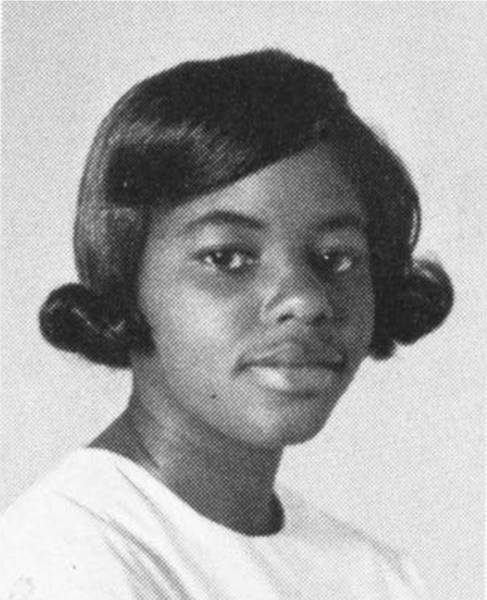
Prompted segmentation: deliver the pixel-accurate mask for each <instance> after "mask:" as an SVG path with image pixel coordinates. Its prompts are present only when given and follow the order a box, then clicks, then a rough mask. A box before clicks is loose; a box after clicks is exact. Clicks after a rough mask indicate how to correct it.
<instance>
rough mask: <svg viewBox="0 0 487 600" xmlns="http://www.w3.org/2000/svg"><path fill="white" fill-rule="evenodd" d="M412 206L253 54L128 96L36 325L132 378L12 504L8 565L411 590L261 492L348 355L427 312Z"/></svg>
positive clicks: (339, 120) (428, 283) (323, 108)
mask: <svg viewBox="0 0 487 600" xmlns="http://www.w3.org/2000/svg"><path fill="white" fill-rule="evenodd" d="M419 211H420V208H419V203H418V197H417V195H416V192H415V189H414V187H413V184H412V183H411V181H410V179H409V177H408V175H407V173H406V171H405V170H404V168H403V167H402V165H401V162H400V161H399V159H398V158H397V157H396V156H395V155H394V154H393V152H392V151H391V150H390V149H388V147H387V146H386V145H385V144H384V143H383V142H381V140H380V139H379V138H378V137H377V136H376V135H375V134H374V133H373V132H372V131H371V130H370V128H368V127H367V126H366V125H365V124H364V123H363V122H362V121H361V120H360V119H359V118H358V117H357V116H356V115H355V114H354V112H353V111H352V110H351V109H350V107H349V105H348V103H347V99H346V97H345V95H344V93H343V92H342V91H341V90H340V89H339V88H338V86H337V85H336V83H335V82H334V80H333V78H332V76H331V75H330V74H329V73H328V72H327V71H325V70H324V69H322V68H320V67H318V66H316V65H313V64H311V63H308V62H305V61H302V60H299V59H298V58H295V57H293V56H291V55H289V54H286V53H283V52H280V51H272V50H269V51H261V52H256V53H249V54H246V55H238V56H233V57H229V58H222V59H220V60H216V61H206V62H203V61H199V62H192V63H185V64H182V65H180V66H178V67H175V68H173V69H171V70H168V71H167V72H162V73H160V74H157V75H155V76H153V77H150V78H148V79H146V80H145V81H143V82H141V83H139V84H137V85H136V86H135V87H133V88H132V89H131V90H129V91H128V92H127V94H125V95H124V96H123V97H122V98H121V100H120V101H119V102H118V103H117V104H116V105H115V106H114V108H113V109H112V111H111V112H110V114H109V115H108V116H107V117H106V118H105V120H104V121H103V123H102V125H101V127H100V129H99V131H98V133H97V136H96V139H95V141H94V143H93V146H92V148H91V151H90V155H89V157H88V160H87V165H86V169H85V172H84V175H83V179H82V183H81V188H80V194H79V204H78V213H77V220H76V227H75V234H74V236H75V252H76V260H77V266H78V271H79V276H80V283H76V284H68V285H66V286H64V287H61V288H60V289H57V290H55V291H54V292H52V294H51V295H50V296H49V298H48V299H47V301H46V303H45V304H44V306H43V308H42V310H41V313H40V325H41V328H42V331H43V334H44V336H45V337H46V338H47V340H48V341H50V342H51V343H53V344H54V345H55V346H57V347H59V348H61V349H63V350H68V351H72V352H78V353H80V354H81V355H83V356H85V357H87V358H88V359H90V360H92V361H95V362H99V363H103V364H106V365H109V366H112V367H120V368H127V367H128V368H130V369H131V370H132V374H133V392H132V396H131V399H130V402H129V404H128V407H127V409H126V410H125V412H124V413H123V414H122V415H121V416H120V417H119V418H118V419H117V420H116V421H115V422H113V423H112V424H111V425H110V426H109V427H108V428H107V429H106V430H105V431H104V432H103V433H102V434H101V435H100V436H99V437H97V438H96V439H95V440H94V441H92V442H91V443H90V444H89V446H88V447H86V448H82V449H80V450H78V451H76V452H75V453H73V454H72V455H70V456H69V457H68V458H67V459H66V461H65V462H64V463H63V464H62V465H61V466H59V467H58V468H57V470H55V471H54V472H53V473H51V475H50V476H49V477H48V479H47V480H45V481H44V483H41V484H40V485H39V486H38V487H36V488H34V489H33V490H31V491H30V492H29V493H27V494H26V495H25V496H24V497H23V498H22V499H21V500H19V501H18V502H17V503H16V504H14V505H13V507H11V508H10V509H9V511H8V512H7V515H6V516H5V517H4V523H3V525H2V527H3V536H2V537H3V544H4V546H5V550H4V555H5V558H6V560H7V562H8V564H10V563H11V562H12V563H13V564H14V565H15V566H13V567H11V570H10V576H12V575H13V576H14V577H15V579H17V580H18V579H19V578H22V577H27V578H28V580H29V581H31V582H32V584H33V585H35V586H36V587H37V586H38V589H39V591H38V594H39V595H38V596H34V597H39V598H41V597H47V594H50V598H62V597H64V598H90V599H95V598H100V599H101V598H119V599H125V598H126V599H127V600H128V599H129V598H133V599H135V598H167V599H173V598H174V599H190V598H191V599H200V598H201V599H206V598H207V599H208V600H209V599H216V598H221V599H223V598H266V599H269V600H271V599H273V598H275V599H276V600H277V599H278V598H279V599H283V598H306V599H314V598H316V599H318V598H334V599H337V600H338V599H348V598H350V599H352V598H384V599H386V598H387V599H391V600H392V599H394V600H396V599H397V600H403V599H404V600H406V599H411V600H412V599H413V598H414V599H416V598H421V597H423V596H422V592H421V590H420V584H419V582H418V581H417V579H416V575H415V574H414V571H413V570H412V567H411V566H410V565H409V563H408V562H407V561H405V560H403V559H402V557H401V556H400V555H399V554H396V553H394V551H392V550H390V549H389V548H387V547H382V546H380V545H379V544H378V543H375V542H374V541H373V540H372V539H369V538H368V537H367V535H366V534H364V533H361V532H357V531H355V530H354V529H353V528H351V527H349V526H347V525H345V524H342V523H340V522H337V521H336V520H334V519H332V518H330V517H328V516H327V515H326V514H324V513H322V512H320V511H319V510H317V509H313V508H312V507H309V506H307V505H306V503H305V502H304V501H303V500H301V498H299V496H295V495H293V493H292V492H288V491H287V490H280V489H278V488H276V487H275V485H274V482H275V476H276V472H277V469H278V467H279V462H280V459H281V456H282V453H283V451H284V449H285V447H286V446H288V445H290V444H296V443H300V442H303V441H306V440H308V439H310V438H312V437H313V436H314V435H316V434H317V433H318V432H319V431H320V430H321V429H322V428H323V426H324V425H325V423H326V420H327V418H328V417H329V415H330V413H331V411H332V410H333V408H334V406H335V405H336V403H337V402H338V401H339V398H340V397H341V396H342V394H343V393H344V392H345V390H346V389H347V387H348V385H349V383H350V382H351V381H352V379H353V377H354V375H355V373H356V371H357V369H358V368H359V366H360V363H361V362H362V361H363V360H364V358H365V357H366V356H368V355H372V356H374V357H375V358H377V359H385V358H388V357H389V356H391V355H392V354H393V352H394V349H395V346H396V344H398V343H413V342H415V341H416V340H417V339H419V338H420V337H422V336H424V335H426V334H427V333H428V332H430V331H432V330H433V329H434V328H436V327H437V326H438V325H440V323H441V322H442V321H443V320H444V318H445V317H446V315H447V314H448V312H449V310H450V307H451V304H452V288H451V285H450V283H449V280H448V277H447V275H446V274H445V273H444V271H443V270H442V269H441V267H439V266H438V265H437V264H434V263H431V262H425V261H423V262H420V261H417V260H416V259H415V258H414V257H413V250H414V246H415V243H416V240H417V236H418V233H419ZM33 509H34V510H35V512H36V514H37V516H38V519H37V523H35V524H33V522H32V518H31V517H30V513H31V511H32V510H33ZM22 523H24V524H26V527H25V528H24V527H23V526H22ZM33 527H34V530H33V529H32V528H33ZM41 547H42V548H43V552H42V555H40V554H39V552H40V549H41ZM17 553H21V554H22V557H23V558H22V561H18V562H16V555H17ZM16 571H17V572H16Z"/></svg>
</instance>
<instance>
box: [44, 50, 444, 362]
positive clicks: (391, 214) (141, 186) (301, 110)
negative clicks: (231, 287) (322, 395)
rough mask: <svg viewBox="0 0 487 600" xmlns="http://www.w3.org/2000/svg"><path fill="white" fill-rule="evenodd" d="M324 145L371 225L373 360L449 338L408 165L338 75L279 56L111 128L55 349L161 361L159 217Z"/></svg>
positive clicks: (181, 78)
mask: <svg viewBox="0 0 487 600" xmlns="http://www.w3.org/2000/svg"><path fill="white" fill-rule="evenodd" d="M322 142H324V143H326V144H327V145H329V147H330V148H331V150H332V154H333V157H334V159H335V160H336V161H337V164H338V165H339V167H340V168H341V169H342V170H343V172H344V174H345V175H346V177H348V178H349V179H350V181H351V182H352V183H353V184H354V185H355V186H356V188H357V190H358V192H359V197H360V199H361V201H362V203H363V207H364V209H365V211H366V214H367V216H368V226H367V237H368V243H369V248H370V255H371V274H372V282H373V287H374V293H375V329H374V335H373V340H372V344H371V348H370V353H371V355H372V356H373V357H375V358H388V357H390V356H391V355H392V354H393V352H394V349H395V347H396V344H397V343H401V344H410V343H413V342H415V341H416V340H417V339H419V338H420V337H422V336H424V335H426V334H427V333H429V332H431V331H432V330H433V329H435V328H436V327H438V326H439V325H440V324H441V323H442V322H443V320H444V319H445V317H446V316H447V315H448V313H449V311H450V309H451V307H452V303H453V289H452V286H451V283H450V280H449V278H448V276H447V275H446V273H445V272H444V270H443V269H442V267H441V266H440V265H439V264H437V263H434V262H432V261H426V260H417V259H415V258H413V251H414V248H415V246H416V243H417V239H418V235H419V230H420V206H419V199H418V194H417V192H416V190H415V188H414V185H413V183H412V181H411V179H410V177H409V176H408V174H407V172H406V170H405V168H404V166H403V164H402V163H401V161H400V159H399V158H398V157H397V156H396V155H395V154H394V152H393V151H392V150H391V149H390V148H389V147H388V146H387V145H386V144H385V142H384V141H383V140H381V139H380V138H379V137H378V135H377V134H376V133H374V132H373V131H372V129H371V128H370V127H368V126H367V125H366V124H365V123H364V122H363V121H362V120H361V119H360V118H359V117H358V116H357V115H356V114H355V113H354V112H353V111H352V109H351V108H350V106H349V104H348V101H347V98H346V96H345V94H344V93H343V91H342V90H341V89H340V88H339V87H338V85H337V84H336V83H335V81H334V79H333V76H332V75H331V74H330V73H329V72H328V71H326V70H324V69H323V68H320V67H318V66H316V65H315V64H313V63H310V62H306V61H303V60H300V59H298V58H295V57H294V56H292V55H290V54H287V53H284V52H281V51H276V50H264V51H260V52H255V53H249V54H244V55H239V56H230V57H227V58H222V59H220V60H211V61H197V62H186V63H183V64H181V65H179V66H177V67H175V68H172V69H169V70H167V71H163V72H162V73H159V74H157V75H155V76H153V77H150V78H148V79H145V80H144V81H142V82H140V83H138V84H137V85H135V86H134V87H133V88H131V89H130V90H129V91H128V92H127V93H126V94H125V95H124V96H122V98H121V99H120V100H119V101H118V102H117V103H116V104H115V105H114V107H113V108H112V110H111V111H110V112H109V114H108V115H107V116H106V117H105V119H104V120H103V121H102V123H101V125H100V128H99V130H98V132H97V134H96V137H95V140H94V142H93V145H92V147H91V149H90V152H89V155H88V159H87V162H86V166H85V170H84V174H83V177H82V180H81V185H80V190H79V197H78V208H77V217H76V224H75V234H74V247H75V258H76V266H77V270H78V274H79V280H80V283H76V284H75V283H73V284H68V285H64V286H62V287H60V288H58V289H56V290H54V291H53V292H52V293H51V294H50V295H49V297H48V298H47V300H46V301H45V303H44V305H43V307H42V309H41V311H40V326H41V331H42V333H43V335H44V337H45V338H46V339H47V340H48V341H49V342H50V343H51V344H53V345H54V346H56V347H58V348H61V349H63V350H68V351H72V352H77V353H79V354H81V355H83V356H85V357H87V358H88V359H90V360H92V361H94V362H97V363H102V364H105V365H110V366H114V367H128V366H130V352H131V351H132V350H142V351H144V350H145V351H150V349H151V348H152V342H151V334H150V330H149V327H148V325H147V323H146V322H145V320H144V317H143V316H142V315H141V314H140V312H139V310H138V308H137V301H136V282H137V271H138V266H139V262H140V258H141V255H142V251H143V248H144V243H145V238H146V233H147V229H148V223H149V219H150V214H151V209H153V208H154V207H166V208H168V209H169V208H170V207H174V206H176V205H177V204H180V203H182V202H187V201H189V200H191V198H194V197H195V196H197V195H200V194H204V193H207V192H210V191H212V190H215V189H217V188H222V187H224V186H227V185H229V184H231V183H233V182H235V181H237V180H238V179H240V178H242V177H245V176H247V175H250V174H251V173H255V172H256V171H258V170H260V169H262V168H263V167H265V166H267V165H270V164H272V163H274V162H277V161H279V160H282V159H284V158H286V157H288V156H291V155H294V154H297V153H299V152H302V151H304V150H306V149H308V148H312V147H313V146H316V145H317V144H319V143H322Z"/></svg>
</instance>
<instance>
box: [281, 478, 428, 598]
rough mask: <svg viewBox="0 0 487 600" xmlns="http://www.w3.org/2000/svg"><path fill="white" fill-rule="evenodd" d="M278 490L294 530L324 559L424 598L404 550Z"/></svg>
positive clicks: (289, 491) (289, 492) (286, 490)
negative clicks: (290, 514)
mask: <svg viewBox="0 0 487 600" xmlns="http://www.w3.org/2000/svg"><path fill="white" fill-rule="evenodd" d="M280 492H281V494H282V498H283V500H284V503H285V505H286V507H287V509H289V510H288V512H291V513H293V514H292V517H291V521H292V522H291V527H292V529H293V530H294V533H295V534H296V535H298V536H299V537H300V539H301V540H303V541H304V543H306V544H307V545H310V546H311V547H312V548H313V551H314V552H315V553H316V554H318V555H322V556H323V557H324V560H326V561H329V560H332V561H333V564H335V565H336V568H337V569H339V568H341V567H343V569H344V571H352V572H354V573H355V574H356V577H357V579H360V578H363V579H364V580H366V579H374V580H381V581H383V582H384V585H386V586H387V588H388V589H389V588H390V589H391V590H392V589H394V590H395V589H396V588H397V589H398V590H399V589H401V590H402V589H404V590H406V591H405V595H402V596H398V597H401V598H402V597H404V598H408V599H409V598H411V599H414V600H416V599H418V600H419V599H421V600H423V599H425V598H427V592H426V589H425V586H424V583H423V581H422V580H421V578H420V577H419V575H418V572H417V570H416V567H415V565H414V563H413V561H412V560H411V557H410V556H409V555H408V554H407V553H406V552H404V551H403V550H401V549H398V548H395V547H393V546H391V545H389V544H387V543H385V542H383V541H381V540H379V539H378V538H377V537H375V536H373V535H371V534H370V533H368V532H366V531H365V530H363V529H361V528H359V527H356V526H355V525H352V524H351V523H348V522H346V521H344V520H342V519H339V518H337V517H335V516H332V515H330V514H328V513H327V512H325V511H324V510H322V509H321V508H320V507H319V506H318V505H317V504H316V503H313V502H312V501H309V500H308V499H306V500H305V499H303V498H302V497H301V496H300V495H299V493H297V492H296V491H294V490H292V489H289V488H287V487H283V486H281V488H280ZM394 597H395V596H394Z"/></svg>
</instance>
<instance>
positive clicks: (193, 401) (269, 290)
mask: <svg viewBox="0 0 487 600" xmlns="http://www.w3.org/2000/svg"><path fill="white" fill-rule="evenodd" d="M216 211H219V213H218V214H219V217H218V219H215V218H210V215H215V212H216ZM223 211H224V212H225V214H226V216H225V217H222V215H221V212H223ZM227 213H232V214H235V213H238V215H240V216H242V215H243V216H244V217H246V218H247V219H252V222H251V223H249V222H245V223H243V222H240V221H238V222H237V219H236V218H235V217H232V218H229V216H228V214H227ZM365 221H366V216H365V213H364V211H363V208H362V206H361V203H360V199H359V197H358V195H357V193H356V191H355V190H354V188H353V187H352V185H351V184H350V183H349V182H348V181H347V180H346V178H345V177H344V176H343V174H342V173H341V172H340V170H339V169H338V167H337V166H336V165H335V164H334V163H333V160H332V158H331V155H330V152H329V150H328V149H327V148H326V147H325V146H323V145H322V146H319V147H316V148H314V149H312V150H308V151H306V152H303V153H301V154H299V155H295V156H292V157H290V158H287V159H285V160H282V161H280V162H278V163H275V164H272V165H270V166H268V167H266V168H265V169H263V170H261V171H259V172H257V173H255V174H252V175H250V176H248V177H246V178H244V179H242V180H240V181H238V182H237V183H235V184H233V185H231V186H229V187H226V188H224V189H221V190H218V191H215V192H213V193H210V194H208V195H205V196H200V197H198V198H196V199H194V200H192V201H191V202H188V203H186V204H183V205H181V206H179V207H177V208H175V209H173V210H171V211H170V212H163V211H162V210H159V211H158V212H155V213H154V215H153V217H152V221H151V226H150V228H149V233H148V238H147V243H146V247H145V251H144V255H143V258H142V262H141V267H140V273H139V285H138V301H139V306H140V310H141V311H142V313H143V314H144V316H145V317H146V319H147V321H148V323H149V325H150V327H151V329H152V335H153V340H154V344H155V351H154V352H152V353H151V354H141V353H139V354H135V353H134V355H133V357H132V363H133V382H134V383H133V396H132V399H131V402H130V404H129V406H128V408H127V410H126V412H125V413H124V414H123V415H122V416H121V417H120V418H119V419H118V420H117V421H116V422H115V423H114V424H113V425H112V426H111V427H110V428H109V429H108V430H107V431H106V432H105V433H104V434H102V436H100V438H98V439H97V440H95V442H94V443H93V444H92V445H93V446H97V447H102V448H106V449H109V450H112V451H116V452H119V453H122V454H124V455H126V456H127V457H129V458H130V459H132V460H134V461H135V462H137V463H138V464H140V465H142V466H143V467H145V468H146V469H147V470H149V471H150V472H151V473H152V474H153V475H154V476H156V477H157V478H159V479H160V480H161V481H162V482H163V483H164V484H165V485H167V486H168V487H169V488H170V489H172V490H173V491H174V492H175V493H177V494H178V495H179V496H180V497H181V498H182V499H183V500H185V501H186V502H188V503H189V504H190V505H191V506H192V507H193V508H195V509H196V510H197V511H198V512H200V513H201V514H202V515H204V516H206V517H208V518H210V519H212V520H214V521H216V522H218V523H220V524H222V525H224V526H226V527H229V528H231V529H234V530H237V531H240V532H242V533H245V534H247V535H263V534H269V533H272V532H273V531H276V530H278V529H279V527H280V526H281V525H282V523H281V522H280V520H279V511H278V503H277V502H276V498H275V496H274V492H273V487H274V480H275V475H276V472H277V469H278V467H279V462H280V459H281V456H282V451H283V449H284V448H285V447H286V446H287V445H290V444H297V443H301V442H304V441H306V440H308V439H310V438H312V437H313V436H314V435H316V434H317V433H318V432H319V431H320V430H321V429H322V427H323V426H324V424H325V422H326V421H327V419H328V417H329V416H330V413H331V411H332V410H333V408H334V406H335V405H336V403H337V402H338V400H339V398H340V397H341V395H342V394H343V393H344V392H345V390H346V388H347V386H348V385H349V384H350V382H351V381H352V379H353V377H354V375H355V373H356V371H357V369H358V367H359V366H360V364H361V362H362V361H363V359H364V358H365V357H366V356H367V355H368V352H369V346H370V342H371V337H372V330H373V314H374V300H373V293H372V284H371V278H370V272H369V260H368V247H367V240H366V237H365V234H364V232H363V229H361V228H360V226H359V225H358V224H359V223H362V225H365ZM333 222H334V226H333V227H331V228H330V224H333ZM289 340H291V342H292V341H293V340H294V341H295V340H299V342H300V343H302V344H304V345H307V344H310V345H311V346H313V348H319V349H320V351H323V352H325V354H326V356H327V357H328V359H330V357H335V358H336V357H338V356H339V357H340V360H341V362H340V369H337V370H333V369H324V370H320V371H319V375H318V378H316V372H315V371H312V372H308V371H306V370H304V371H303V369H301V370H300V369H299V368H290V369H289V368H288V369H287V370H286V368H281V367H282V365H281V367H280V370H278V371H277V374H276V371H272V373H271V375H269V372H268V371H266V369H265V368H263V369H262V368H260V367H259V366H252V364H251V363H252V360H253V359H255V358H256V357H257V358H259V357H260V356H261V355H262V353H264V354H266V352H267V351H268V350H269V348H274V347H275V345H276V344H277V345H278V346H279V345H281V346H282V344H286V343H288V342H289ZM279 347H280V346H279ZM306 360H307V359H306ZM285 366H286V365H285ZM290 373H291V374H290ZM276 377H277V384H274V383H273V382H274V380H275V379H276ZM269 378H270V379H269ZM269 381H270V385H269ZM282 386H284V387H282Z"/></svg>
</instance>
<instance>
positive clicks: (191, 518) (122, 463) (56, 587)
mask: <svg viewBox="0 0 487 600" xmlns="http://www.w3.org/2000/svg"><path fill="white" fill-rule="evenodd" d="M277 492H278V495H279V498H280V501H281V503H282V506H283V509H284V525H283V528H282V529H281V530H280V531H279V532H278V533H275V534H273V535H270V536H247V535H244V534H240V533H237V532H235V531H233V530H230V529H228V528H226V527H224V526H222V525H219V524H217V523H215V522H213V521H211V520H209V519H207V518H205V517H203V516H202V515H200V514H199V513H197V512H196V511H194V510H193V509H192V508H191V507H190V506H189V505H188V504H186V503H185V502H183V501H182V500H181V499H180V498H179V497H178V496H176V495H175V494H174V493H173V492H171V491H170V490H169V489H168V488H167V487H165V486H164V485H162V484H161V483H160V482H159V481H158V480H156V479H155V478H154V477H153V476H151V475H150V474H149V473H147V472H146V471H145V470H144V469H143V468H141V467H139V466H137V465H136V464H135V463H133V462H132V461H130V460H128V459H125V458H123V457H121V456H118V455H116V454H114V453H111V452H108V451H105V450H98V449H80V450H77V451H76V452H74V453H72V454H71V455H70V456H68V457H67V458H66V459H65V460H64V462H63V463H61V465H60V466H58V467H57V469H56V470H55V471H53V472H52V473H51V474H50V475H48V476H47V477H46V478H44V479H43V480H41V481H40V482H39V483H37V484H36V485H35V486H34V487H33V488H31V489H30V490H29V491H28V492H26V493H25V494H24V495H23V496H21V497H20V498H19V499H18V500H17V501H16V502H15V503H14V504H13V505H12V506H11V507H10V508H9V509H8V510H7V511H6V513H5V514H4V515H3V517H1V518H0V600H7V599H8V600H109V599H110V600H291V599H292V600H298V599H299V600H419V599H424V598H425V593H424V589H423V586H422V584H421V582H420V581H419V579H418V577H417V575H416V573H415V570H414V568H413V566H412V565H411V563H410V561H409V560H407V559H405V558H404V557H403V556H401V555H400V554H398V553H397V552H395V551H394V550H392V549H390V548H388V547H386V546H383V545H381V544H379V543H378V542H376V541H374V540H372V539H371V538H370V537H368V536H366V535H365V534H363V533H361V532H359V531H357V530H356V529H354V528H352V527H351V526H349V525H346V524H344V523H341V522H340V521H337V520H336V519H334V518H331V517H330V516H328V515H326V514H324V513H323V512H321V511H320V510H318V509H317V508H314V507H312V506H310V505H308V504H305V503H304V502H303V501H302V500H301V499H300V498H299V496H297V495H296V494H295V493H294V492H291V491H290V490H287V489H283V488H281V487H278V488H277Z"/></svg>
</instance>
